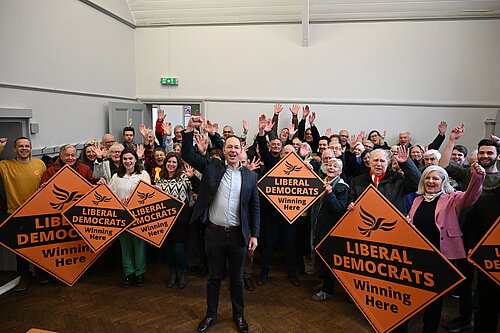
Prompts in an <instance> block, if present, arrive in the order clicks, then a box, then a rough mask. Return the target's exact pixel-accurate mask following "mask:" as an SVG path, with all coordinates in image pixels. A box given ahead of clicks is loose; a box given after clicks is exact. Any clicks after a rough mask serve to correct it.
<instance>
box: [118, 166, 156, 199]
mask: <svg viewBox="0 0 500 333" xmlns="http://www.w3.org/2000/svg"><path fill="white" fill-rule="evenodd" d="M141 179H142V180H144V181H145V182H147V183H151V178H150V177H149V174H148V173H147V172H146V171H145V170H142V172H141V173H134V174H132V175H130V176H128V175H127V174H125V175H124V176H123V177H118V175H117V174H116V173H115V174H114V175H113V177H111V181H110V182H109V187H110V188H111V190H113V192H115V194H116V195H117V196H118V198H120V200H121V199H123V198H125V197H126V196H127V195H129V194H131V193H132V191H133V190H134V188H135V186H136V185H137V183H138V182H139V181H140V180H141Z"/></svg>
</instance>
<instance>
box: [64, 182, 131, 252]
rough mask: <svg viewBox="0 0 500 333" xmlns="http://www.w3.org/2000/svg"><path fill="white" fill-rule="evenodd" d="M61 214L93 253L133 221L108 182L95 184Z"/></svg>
mask: <svg viewBox="0 0 500 333" xmlns="http://www.w3.org/2000/svg"><path fill="white" fill-rule="evenodd" d="M63 215H64V217H65V218H66V219H67V220H68V221H69V223H70V224H71V225H72V226H73V228H74V229H75V230H76V231H77V232H78V234H79V235H80V236H81V237H82V238H83V240H84V241H85V242H86V243H87V244H88V245H89V246H90V248H91V249H92V250H93V251H94V252H99V251H100V250H102V249H104V248H106V247H107V246H108V245H109V244H111V243H112V242H113V241H114V240H115V239H116V237H118V235H120V234H121V233H122V232H123V231H125V229H127V227H128V226H129V225H130V224H131V223H132V222H134V220H135V217H134V216H133V215H132V214H131V213H130V212H129V211H128V209H127V208H125V206H123V204H122V202H121V201H120V199H118V197H117V196H116V194H114V193H113V191H112V190H111V189H110V188H109V187H108V185H99V186H96V187H94V188H93V189H92V190H91V191H90V192H88V193H87V194H86V195H84V196H83V197H82V198H81V199H80V200H78V201H77V202H76V203H75V204H74V205H73V206H71V207H69V208H68V209H67V210H66V211H65V212H64V213H63Z"/></svg>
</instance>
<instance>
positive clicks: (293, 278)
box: [288, 273, 300, 287]
mask: <svg viewBox="0 0 500 333" xmlns="http://www.w3.org/2000/svg"><path fill="white" fill-rule="evenodd" d="M288 281H290V283H291V284H293V286H294V287H298V286H300V282H299V279H298V278H297V275H295V273H293V274H289V275H288Z"/></svg>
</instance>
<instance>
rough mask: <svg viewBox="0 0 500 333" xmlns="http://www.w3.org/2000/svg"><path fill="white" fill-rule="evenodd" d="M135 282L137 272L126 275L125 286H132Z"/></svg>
mask: <svg viewBox="0 0 500 333" xmlns="http://www.w3.org/2000/svg"><path fill="white" fill-rule="evenodd" d="M134 282H135V274H134V273H132V274H130V275H127V276H126V277H125V281H124V282H123V288H132V287H133V286H134Z"/></svg>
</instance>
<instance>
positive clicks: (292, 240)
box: [260, 211, 297, 275]
mask: <svg viewBox="0 0 500 333" xmlns="http://www.w3.org/2000/svg"><path fill="white" fill-rule="evenodd" d="M266 215H267V216H266V217H265V219H264V223H261V228H262V232H261V239H262V244H261V251H262V259H261V264H260V274H261V275H267V274H269V270H270V269H271V264H272V257H273V252H274V247H275V246H276V242H277V241H278V238H279V237H280V235H281V236H282V237H283V245H284V247H285V268H286V272H287V274H288V275H290V274H293V273H295V267H296V257H297V255H296V252H297V250H296V246H297V243H296V238H297V222H295V223H293V224H290V223H288V222H287V221H286V220H285V219H284V218H283V217H282V216H281V215H280V214H279V213H278V212H277V211H274V212H269V214H266Z"/></svg>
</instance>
